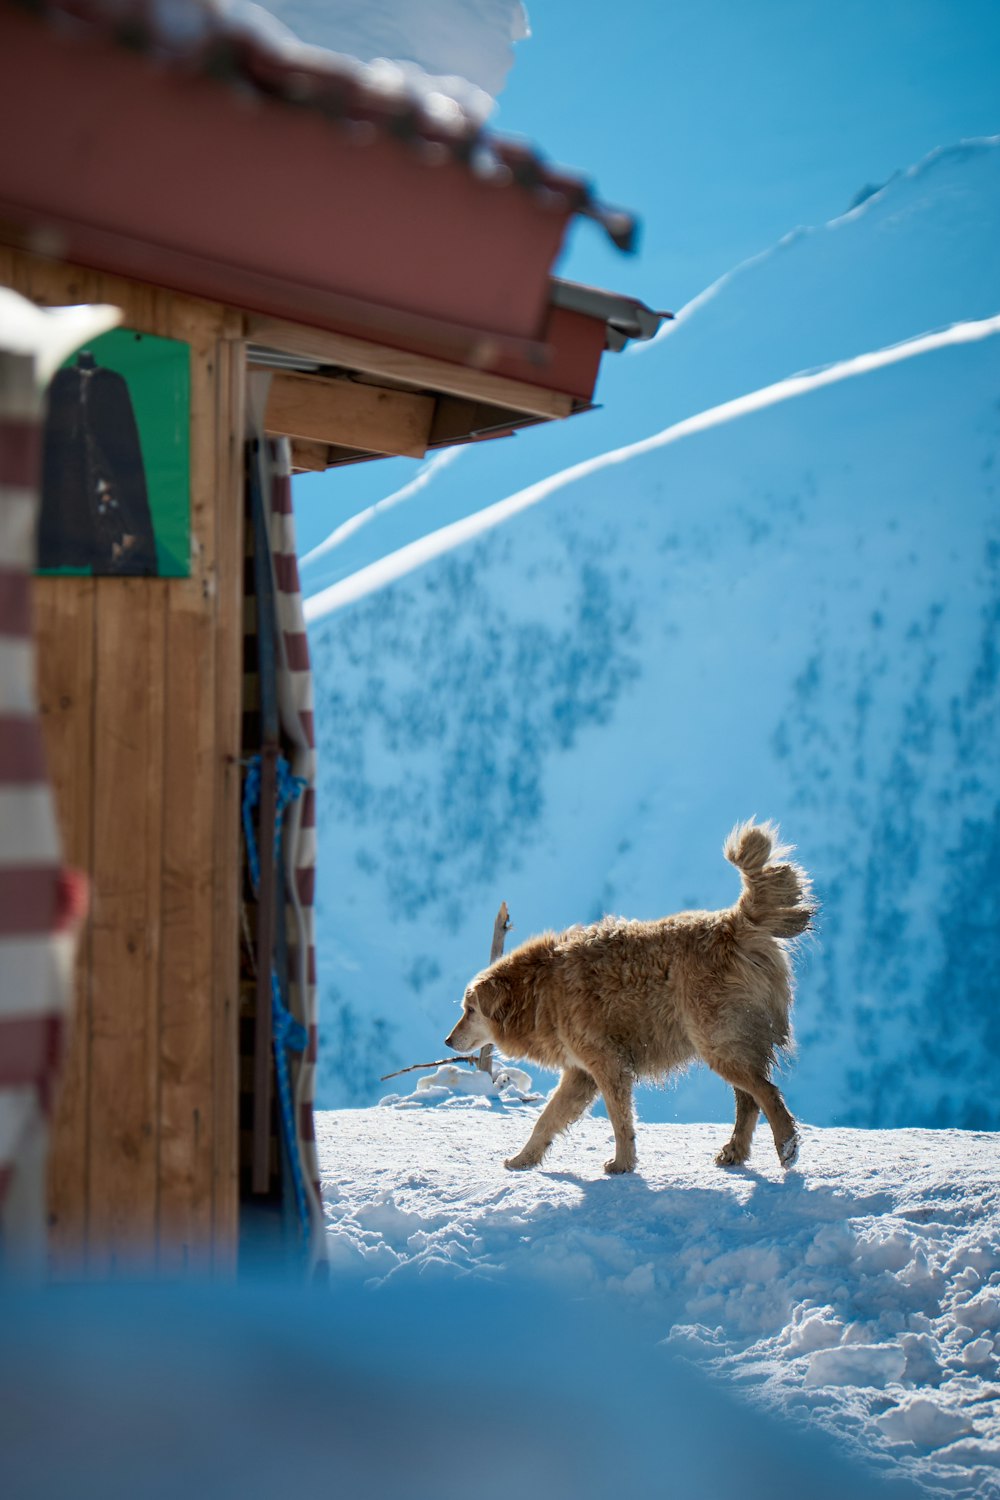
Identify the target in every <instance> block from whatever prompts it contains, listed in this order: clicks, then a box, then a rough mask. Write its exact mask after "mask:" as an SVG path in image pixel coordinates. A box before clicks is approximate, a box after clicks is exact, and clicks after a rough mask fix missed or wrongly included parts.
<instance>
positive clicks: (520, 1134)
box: [317, 1089, 1000, 1500]
mask: <svg viewBox="0 0 1000 1500" xmlns="http://www.w3.org/2000/svg"><path fill="white" fill-rule="evenodd" d="M421 1093H422V1094H423V1095H424V1096H427V1095H429V1094H437V1095H438V1096H439V1102H438V1103H437V1105H436V1106H435V1107H432V1108H430V1109H427V1108H419V1107H417V1103H418V1100H419V1098H420V1095H421ZM411 1106H412V1107H411ZM534 1113H535V1107H533V1106H531V1105H517V1104H511V1103H504V1102H503V1101H501V1100H499V1099H494V1100H492V1101H488V1100H487V1099H486V1098H484V1097H482V1096H475V1095H474V1096H471V1097H464V1098H463V1097H462V1096H461V1095H458V1094H454V1093H453V1094H451V1095H448V1094H447V1093H446V1092H445V1091H443V1090H440V1089H438V1090H422V1091H419V1092H417V1093H415V1094H413V1095H410V1096H409V1097H408V1098H404V1099H403V1100H402V1101H401V1102H400V1103H399V1104H397V1105H396V1106H394V1107H389V1108H383V1109H372V1110H353V1111H331V1112H330V1113H328V1114H325V1115H320V1116H319V1118H318V1131H317V1134H318V1143H319V1152H320V1162H321V1169H322V1176H323V1184H324V1196H325V1199H326V1203H327V1215H328V1220H329V1235H330V1249H331V1255H332V1258H333V1264H334V1269H335V1274H336V1275H337V1276H338V1277H344V1276H347V1275H349V1274H351V1273H352V1272H353V1273H359V1272H360V1273H361V1275H363V1276H364V1277H365V1278H366V1279H367V1280H368V1282H369V1285H386V1284H388V1285H389V1286H391V1287H393V1288H395V1290H396V1292H397V1294H398V1293H400V1292H402V1291H403V1290H404V1289H405V1288H406V1287H407V1286H411V1287H416V1286H419V1287H420V1288H421V1291H422V1292H424V1291H425V1290H426V1288H427V1286H428V1283H429V1282H431V1283H432V1284H433V1283H434V1282H436V1283H437V1284H438V1285H439V1286H440V1284H441V1283H442V1282H444V1283H445V1284H452V1285H454V1284H456V1283H460V1284H462V1285H464V1286H468V1285H469V1282H470V1280H472V1281H473V1284H475V1285H478V1286H479V1287H481V1288H482V1292H483V1296H484V1298H488V1295H489V1292H490V1290H491V1288H493V1287H496V1286H497V1285H503V1284H505V1283H507V1282H508V1281H509V1280H510V1279H511V1278H520V1279H521V1280H522V1281H528V1282H531V1281H534V1282H536V1283H540V1284H541V1286H543V1287H544V1288H545V1289H546V1290H547V1291H548V1292H549V1294H550V1295H551V1296H552V1297H553V1298H554V1299H555V1298H565V1297H569V1298H571V1299H573V1305H574V1306H575V1307H579V1308H585V1309H586V1311H587V1312H590V1311H593V1310H595V1309H603V1310H604V1311H606V1312H607V1313H609V1314H611V1315H613V1317H614V1319H615V1321H616V1322H617V1323H618V1324H619V1325H620V1327H621V1329H622V1333H623V1335H624V1336H627V1337H628V1338H629V1339H630V1340H631V1342H632V1343H633V1345H634V1347H635V1350H636V1352H637V1354H639V1353H640V1352H641V1351H647V1350H650V1349H652V1348H653V1347H654V1346H659V1347H660V1348H661V1349H663V1350H664V1351H665V1352H666V1353H667V1354H668V1355H669V1354H674V1355H677V1354H680V1355H682V1356H683V1357H684V1358H685V1359H688V1360H691V1361H692V1362H694V1363H695V1364H696V1365H699V1366H702V1367H704V1366H706V1365H707V1366H708V1367H709V1368H710V1369H711V1370H712V1371H713V1372H714V1373H716V1374H718V1375H721V1376H724V1377H725V1379H726V1381H727V1382H732V1383H734V1384H736V1385H737V1386H738V1387H739V1389H740V1391H741V1393H742V1394H743V1395H745V1396H747V1397H749V1398H750V1399H751V1401H753V1402H755V1403H763V1404H764V1405H766V1406H768V1407H772V1408H774V1409H776V1410H778V1411H780V1412H782V1413H784V1414H785V1415H789V1416H791V1417H793V1418H794V1419H796V1423H797V1424H798V1423H802V1424H803V1425H807V1426H808V1427H809V1428H811V1429H812V1431H813V1432H815V1430H816V1428H817V1427H819V1428H824V1429H826V1431H827V1432H829V1433H832V1434H833V1435H834V1436H835V1437H836V1439H837V1442H838V1446H839V1447H840V1449H841V1452H842V1453H847V1454H852V1455H856V1456H861V1457H863V1458H864V1459H865V1460H866V1461H867V1462H868V1463H870V1464H871V1466H872V1468H873V1470H874V1472H875V1473H876V1474H881V1475H883V1476H884V1477H886V1478H892V1479H894V1480H895V1481H896V1482H897V1483H901V1484H902V1486H903V1488H904V1490H905V1488H907V1486H906V1484H905V1481H907V1480H909V1481H910V1482H912V1483H913V1484H915V1485H919V1486H926V1487H927V1490H929V1491H930V1492H931V1493H934V1494H941V1493H946V1494H949V1495H952V1496H953V1497H956V1500H958V1497H962V1500H987V1497H994V1500H995V1497H997V1496H1000V1391H998V1388H997V1375H998V1355H1000V1190H998V1187H997V1183H996V1172H995V1165H996V1160H997V1152H998V1150H1000V1137H998V1136H995V1135H977V1134H972V1133H967V1132H958V1131H923V1130H900V1131H852V1130H815V1129H813V1130H808V1131H806V1133H805V1139H804V1142H803V1148H802V1155H801V1158H800V1163H799V1166H798V1168H797V1169H795V1170H793V1171H792V1172H790V1173H788V1174H783V1173H782V1171H781V1169H780V1167H779V1166H778V1164H777V1161H776V1159H775V1157H774V1153H773V1150H772V1148H771V1142H770V1139H769V1132H768V1131H767V1129H766V1127H765V1128H763V1129H762V1130H759V1131H758V1134H757V1138H756V1141H755V1146H754V1152H753V1156H752V1157H751V1160H750V1163H749V1165H748V1166H747V1167H746V1168H740V1169H736V1170H722V1169H720V1168H718V1167H715V1166H714V1165H713V1163H712V1158H713V1155H714V1153H715V1150H716V1149H717V1148H718V1146H719V1145H720V1144H721V1141H722V1140H723V1139H724V1138H725V1132H724V1130H723V1128H722V1127H720V1126H706V1125H694V1126H676V1125H647V1126H643V1125H640V1127H639V1132H638V1148H639V1171H638V1173H637V1174H636V1175H635V1176H633V1177H627V1178H625V1177H617V1178H608V1177H605V1176H604V1173H603V1171H602V1168H601V1164H602V1162H603V1161H604V1159H605V1157H606V1156H607V1152H608V1143H609V1140H610V1134H611V1131H610V1126H609V1125H608V1122H607V1121H606V1120H587V1121H583V1122H581V1124H580V1125H579V1126H577V1127H575V1128H574V1129H573V1130H572V1131H571V1132H570V1133H569V1135H567V1136H564V1137H562V1138H561V1139H560V1140H559V1141H557V1143H556V1144H555V1145H554V1146H553V1148H552V1151H551V1153H550V1155H549V1157H548V1158H547V1159H546V1164H545V1167H544V1169H542V1170H539V1171H534V1172H522V1173H511V1172H505V1171H504V1168H503V1166H502V1165H501V1162H502V1158H503V1157H504V1156H506V1155H509V1154H510V1153H511V1152H512V1151H513V1150H515V1149H516V1148H517V1146H519V1145H520V1144H522V1143H523V1140H524V1139H525V1138H526V1136H527V1135H528V1133H529V1131H530V1128H531V1124H532V1120H533V1116H534ZM379 1295H381V1293H380V1292H375V1293H374V1295H373V1300H374V1301H375V1302H377V1300H378V1296H379ZM488 1306H489V1303H488V1301H485V1302H484V1307H488ZM522 1326H523V1325H522ZM505 1331H506V1333H507V1336H508V1338H509V1337H510V1336H511V1333H512V1330H510V1329H507V1330H505ZM515 1336H516V1335H515ZM491 1342H492V1348H493V1351H494V1354H499V1353H500V1352H501V1351H502V1350H503V1349H504V1348H505V1342H504V1338H503V1331H500V1330H497V1329H496V1328H495V1327H494V1329H493V1335H492V1341H491ZM630 1368H633V1367H632V1364H631V1361H630V1360H628V1359H626V1360H623V1361H620V1362H619V1363H618V1364H617V1366H616V1370H617V1374H616V1380H615V1383H616V1384H617V1383H618V1382H619V1380H620V1381H621V1384H622V1389H623V1390H625V1391H626V1392H631V1391H632V1390H634V1384H633V1383H632V1382H631V1381H630V1378H629V1374H628V1371H629V1370H630ZM666 1376H667V1370H666V1369H665V1370H664V1375H663V1377H661V1379H665V1378H666ZM647 1379H648V1380H649V1383H650V1388H651V1390H652V1391H653V1392H657V1391H658V1390H659V1389H661V1383H660V1381H658V1380H657V1378H656V1377H655V1375H653V1376H651V1377H647ZM664 1409H666V1407H664ZM717 1426H718V1430H719V1432H720V1433H723V1432H728V1426H727V1424H726V1423H723V1422H721V1421H720V1422H719V1423H718V1424H717ZM774 1438H775V1439H776V1441H777V1444H778V1446H779V1447H780V1449H781V1451H782V1452H783V1453H784V1452H785V1442H786V1440H785V1439H782V1438H781V1437H780V1435H779V1434H777V1433H775V1434H774ZM722 1446H723V1447H724V1448H725V1447H726V1446H727V1444H726V1442H725V1441H723V1443H722ZM730 1451H731V1450H730ZM782 1467H783V1465H778V1469H779V1470H780V1469H781V1468H782ZM822 1472H823V1471H822V1470H820V1469H818V1470H817V1472H816V1474H815V1477H814V1479H813V1481H812V1482H811V1483H809V1484H807V1486H806V1492H807V1493H809V1494H812V1493H814V1491H815V1487H816V1485H818V1484H819V1483H821V1482H822V1481H821V1478H820V1475H821V1473H822ZM753 1483H754V1480H753V1478H752V1476H751V1475H750V1474H749V1473H748V1474H747V1475H746V1476H745V1478H744V1479H743V1480H741V1483H740V1486H739V1487H740V1489H741V1492H745V1490H746V1486H747V1485H748V1484H749V1485H750V1486H751V1487H752V1485H753ZM679 1492H680V1493H684V1494H688V1493H691V1494H694V1493H705V1494H709V1493H711V1494H714V1493H716V1491H715V1490H713V1489H712V1488H711V1487H710V1486H709V1487H707V1488H706V1487H705V1486H699V1487H696V1488H695V1489H693V1490H688V1489H685V1488H684V1486H683V1485H682V1486H680V1490H679ZM846 1492H847V1493H852V1494H853V1493H856V1490H855V1488H854V1486H853V1485H849V1487H848V1489H847V1491H846ZM922 1492H923V1493H926V1491H922Z"/></svg>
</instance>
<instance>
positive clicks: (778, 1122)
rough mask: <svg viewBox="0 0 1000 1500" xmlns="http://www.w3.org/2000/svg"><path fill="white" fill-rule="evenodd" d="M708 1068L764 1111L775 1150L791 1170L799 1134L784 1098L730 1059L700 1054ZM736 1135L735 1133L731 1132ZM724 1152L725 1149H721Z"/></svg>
mask: <svg viewBox="0 0 1000 1500" xmlns="http://www.w3.org/2000/svg"><path fill="white" fill-rule="evenodd" d="M702 1056H703V1057H704V1059H705V1061H706V1062H707V1063H708V1065H709V1067H710V1068H712V1069H714V1071H715V1072H716V1073H718V1074H719V1077H720V1078H724V1079H725V1080H726V1082H727V1083H731V1084H732V1086H733V1088H734V1089H736V1090H737V1091H738V1092H739V1091H742V1092H743V1093H746V1094H749V1095H750V1096H751V1098H752V1100H753V1102H754V1103H755V1104H756V1105H757V1106H758V1107H759V1108H760V1109H762V1110H763V1111H764V1114H765V1115H766V1117H767V1122H768V1124H769V1125H770V1127H771V1134H772V1135H773V1136H774V1149H775V1150H776V1151H777V1153H778V1160H779V1161H780V1162H781V1165H782V1166H783V1167H786V1168H787V1167H791V1166H794V1165H795V1162H796V1160H797V1158H798V1154H799V1133H798V1130H797V1129H796V1128H795V1121H794V1120H793V1119H792V1116H791V1115H790V1114H789V1113H788V1109H787V1106H786V1105H785V1101H784V1099H782V1097H781V1094H780V1092H779V1091H778V1090H777V1089H776V1088H775V1086H774V1084H773V1083H771V1082H770V1080H769V1079H768V1078H766V1077H765V1075H764V1073H763V1072H761V1071H758V1070H756V1069H755V1068H753V1067H748V1066H747V1065H746V1064H745V1063H739V1062H736V1061H735V1060H734V1059H732V1058H728V1057H719V1056H717V1055H714V1054H707V1053H704V1052H703V1053H702ZM734 1134H735V1132H734ZM723 1149H725V1148H723Z"/></svg>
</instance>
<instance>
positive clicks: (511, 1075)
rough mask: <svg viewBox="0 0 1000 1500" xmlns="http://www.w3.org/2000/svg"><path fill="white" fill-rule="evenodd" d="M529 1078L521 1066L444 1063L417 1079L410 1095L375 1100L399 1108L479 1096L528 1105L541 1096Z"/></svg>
mask: <svg viewBox="0 0 1000 1500" xmlns="http://www.w3.org/2000/svg"><path fill="white" fill-rule="evenodd" d="M541 1097H542V1096H541V1094H536V1093H534V1092H533V1090H532V1087H531V1079H530V1078H529V1077H528V1075H527V1073H525V1072H523V1071H522V1069H521V1068H511V1067H505V1068H499V1069H497V1071H496V1072H495V1073H492V1074H491V1073H486V1072H483V1071H482V1070H480V1069H479V1068H471V1067H469V1065H468V1064H464V1065H463V1064H460V1063H445V1064H444V1066H443V1067H440V1068H436V1069H435V1071H434V1072H433V1073H425V1074H424V1076H423V1077H422V1078H420V1079H418V1081H417V1085H416V1088H415V1089H414V1091H413V1093H412V1094H386V1095H385V1096H384V1097H383V1098H382V1099H380V1100H379V1101H378V1102H379V1104H384V1105H395V1106H396V1107H397V1108H398V1109H421V1108H423V1107H424V1106H425V1105H428V1104H444V1103H447V1102H454V1101H457V1100H459V1099H482V1100H485V1101H487V1102H488V1103H492V1104H529V1103H531V1101H532V1100H535V1099H540V1098H541Z"/></svg>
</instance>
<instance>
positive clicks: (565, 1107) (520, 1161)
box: [504, 1068, 597, 1172]
mask: <svg viewBox="0 0 1000 1500" xmlns="http://www.w3.org/2000/svg"><path fill="white" fill-rule="evenodd" d="M596 1097H597V1084H596V1083H595V1082H594V1080H593V1078H591V1076H590V1074H589V1073H587V1072H585V1071H584V1070H583V1068H567V1069H566V1071H565V1072H564V1073H563V1076H562V1077H561V1078H560V1080H559V1083H558V1085H557V1087H556V1090H555V1092H554V1093H553V1095H552V1097H551V1099H550V1100H549V1102H548V1104H546V1106H545V1108H544V1109H543V1110H542V1112H541V1114H540V1115H539V1116H538V1119H537V1120H536V1121H535V1128H534V1130H533V1131H532V1132H531V1135H530V1136H529V1137H528V1140H527V1143H526V1144H525V1145H524V1147H523V1148H522V1149H521V1150H520V1151H519V1152H518V1153H517V1155H516V1156H511V1157H509V1158H508V1160H507V1161H505V1162H504V1166H505V1167H509V1168H510V1170H511V1171H512V1172H520V1171H522V1170H523V1169H524V1168H525V1167H537V1166H538V1163H539V1162H540V1161H541V1159H542V1157H543V1156H544V1155H545V1153H546V1151H547V1150H548V1149H549V1147H550V1146H551V1144H552V1141H553V1139H554V1138H555V1137H556V1136H557V1135H558V1134H559V1132H560V1131H561V1130H566V1129H567V1128H568V1127H569V1126H570V1125H572V1124H573V1122H574V1120H578V1119H579V1118H580V1116H581V1115H582V1114H583V1112H584V1110H585V1109H586V1108H587V1106H588V1105H589V1104H593V1102H594V1100H595V1099H596Z"/></svg>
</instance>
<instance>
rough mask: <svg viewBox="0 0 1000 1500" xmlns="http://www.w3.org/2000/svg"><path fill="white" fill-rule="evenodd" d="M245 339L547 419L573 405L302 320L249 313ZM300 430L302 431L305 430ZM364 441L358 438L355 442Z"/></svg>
mask: <svg viewBox="0 0 1000 1500" xmlns="http://www.w3.org/2000/svg"><path fill="white" fill-rule="evenodd" d="M247 339H248V341H249V343H250V344H252V345H255V346H256V347H257V348H266V349H277V350H280V351H281V352H282V353H284V354H298V355H301V356H303V357H304V358H307V359H314V360H316V361H317V362H318V363H319V364H324V365H336V366H339V367H341V368H343V369H348V370H359V371H362V372H363V373H364V374H366V375H377V376H381V377H382V378H384V379H387V380H398V381H403V382H405V383H406V384H407V385H412V386H415V387H417V388H418V389H420V390H423V391H437V392H442V393H444V394H446V395H450V396H467V397H470V398H472V399H474V400H477V401H485V402H488V403H489V404H490V405H491V406H505V407H508V408H510V409H511V410H513V411H520V412H527V413H529V414H530V415H531V416H535V417H544V418H548V419H549V420H551V419H553V418H558V417H568V416H569V415H570V414H571V413H572V411H573V409H574V400H573V397H572V396H567V395H565V394H564V393H563V392H562V391H550V390H546V389H545V388H544V387H543V386H540V385H529V384H528V382H527V381H522V380H511V379H510V378H509V377H508V376H506V375H493V374H491V373H490V372H489V371H488V370H478V369H471V368H470V367H469V366H467V365H455V364H450V363H449V362H448V361H447V360H443V359H432V358H431V357H430V356H429V355H425V354H411V353H409V352H408V351H406V350H403V349H390V348H388V347H387V346H386V345H384V344H372V343H369V342H368V341H367V340H365V339H357V338H351V337H349V336H348V335H347V334H342V333H327V332H325V331H324V330H323V329H320V328H309V327H307V326H306V325H305V324H303V323H286V322H282V321H279V320H278V319H276V318H261V317H253V316H251V317H249V318H248V319H247ZM303 435H304V434H303ZM353 445H354V446H362V444H360V443H358V444H353Z"/></svg>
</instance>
